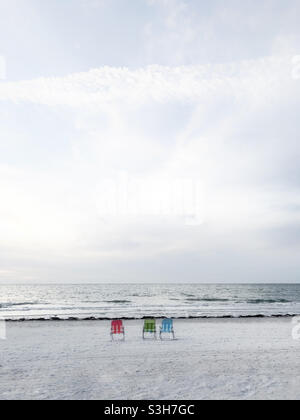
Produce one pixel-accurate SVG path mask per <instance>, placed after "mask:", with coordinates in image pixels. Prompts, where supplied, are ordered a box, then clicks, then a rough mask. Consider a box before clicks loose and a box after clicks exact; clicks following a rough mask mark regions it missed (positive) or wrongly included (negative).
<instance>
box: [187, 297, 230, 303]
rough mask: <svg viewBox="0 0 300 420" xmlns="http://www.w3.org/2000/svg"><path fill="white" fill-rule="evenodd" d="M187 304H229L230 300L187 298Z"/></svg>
mask: <svg viewBox="0 0 300 420" xmlns="http://www.w3.org/2000/svg"><path fill="white" fill-rule="evenodd" d="M186 301H187V302H230V299H217V298H189V299H186Z"/></svg>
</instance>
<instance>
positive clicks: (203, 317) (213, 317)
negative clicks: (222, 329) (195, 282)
mask: <svg viewBox="0 0 300 420" xmlns="http://www.w3.org/2000/svg"><path fill="white" fill-rule="evenodd" d="M298 316H300V314H296V313H295V314H270V315H266V314H255V315H220V316H218V315H199V316H193V315H190V316H173V317H172V319H173V320H193V319H194V320H197V319H199V320H209V319H211V320H222V319H232V320H238V319H275V318H294V317H298ZM149 318H151V319H156V320H161V319H164V318H166V317H163V316H152V317H151V316H141V317H136V316H133V317H130V316H128V317H127V316H125V317H119V318H118V319H121V320H123V321H141V320H144V319H149ZM113 319H116V318H115V317H94V316H91V317H86V318H80V317H77V316H74V317H68V318H62V317H57V316H53V317H39V318H14V319H13V318H6V319H5V321H6V322H51V321H52V322H53V321H56V322H58V321H59V322H70V321H73V322H74V321H77V322H83V321H112V320H113Z"/></svg>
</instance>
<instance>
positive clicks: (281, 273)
mask: <svg viewBox="0 0 300 420" xmlns="http://www.w3.org/2000/svg"><path fill="white" fill-rule="evenodd" d="M299 15H300V3H299V1H298V0H251V1H250V0H249V1H248V0H244V1H243V2H241V1H239V0H226V1H224V0H223V1H222V0H212V1H210V2H205V1H199V0H51V1H50V0H10V1H9V2H8V1H5V0H0V283H28V282H29V283H64V282H68V283H72V282H73V283H96V282H101V283H139V282H140V283H143V282H146V283H181V282H182V283H184V282H188V283H213V282H226V283H244V282H254V283H260V282H261V283H272V282H282V283H291V282H299V281H300V258H299V254H300V181H299V180H300V169H299V168H300V166H299V158H300V145H299V111H300V27H299Z"/></svg>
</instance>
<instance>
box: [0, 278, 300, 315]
mask: <svg viewBox="0 0 300 420" xmlns="http://www.w3.org/2000/svg"><path fill="white" fill-rule="evenodd" d="M295 315H300V284H268V285H263V284H260V285H254V284H251V285H245V284H243V285H229V284H226V285H223V284H209V285H206V284H174V285H157V284H153V285H149V284H147V285H141V284H131V285H124V284H123V285H107V284H99V285H95V284H93V285H88V284H86V285H72V284H68V285H0V318H2V319H6V320H12V321H21V320H22V321H26V320H36V319H39V320H58V319H60V320H69V319H71V320H83V319H114V318H122V319H142V318H145V317H156V318H160V317H172V318H225V317H276V316H278V317H279V316H295Z"/></svg>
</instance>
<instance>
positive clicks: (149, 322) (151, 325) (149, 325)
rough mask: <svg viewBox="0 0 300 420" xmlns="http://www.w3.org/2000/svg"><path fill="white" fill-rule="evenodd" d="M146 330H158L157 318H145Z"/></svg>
mask: <svg viewBox="0 0 300 420" xmlns="http://www.w3.org/2000/svg"><path fill="white" fill-rule="evenodd" d="M144 331H145V332H155V331H156V321H155V319H145V323H144Z"/></svg>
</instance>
